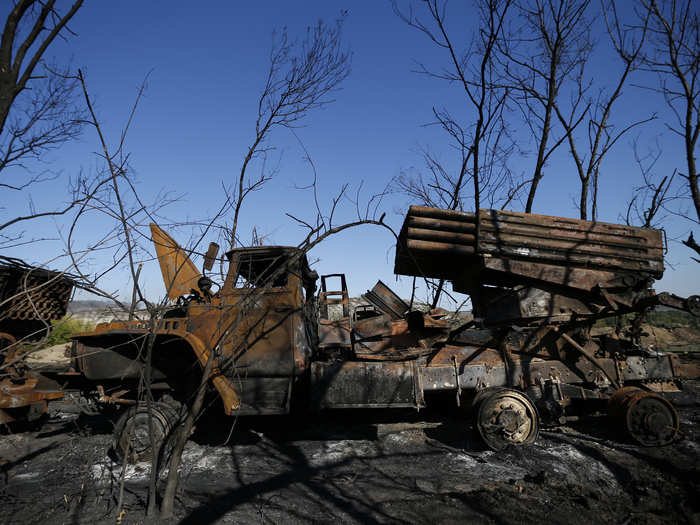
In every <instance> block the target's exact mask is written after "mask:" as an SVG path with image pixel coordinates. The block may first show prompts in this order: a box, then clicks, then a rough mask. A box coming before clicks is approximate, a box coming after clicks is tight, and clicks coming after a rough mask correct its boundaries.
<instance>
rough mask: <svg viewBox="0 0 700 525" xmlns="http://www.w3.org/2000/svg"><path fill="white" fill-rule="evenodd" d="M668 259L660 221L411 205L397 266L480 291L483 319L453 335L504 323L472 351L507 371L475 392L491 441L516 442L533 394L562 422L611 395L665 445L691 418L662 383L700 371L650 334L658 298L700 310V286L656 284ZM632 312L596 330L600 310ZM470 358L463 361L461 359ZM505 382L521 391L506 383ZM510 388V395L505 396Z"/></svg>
mask: <svg viewBox="0 0 700 525" xmlns="http://www.w3.org/2000/svg"><path fill="white" fill-rule="evenodd" d="M663 269H664V268H663V253H662V237H661V232H660V231H658V230H652V229H642V228H634V227H629V226H623V225H618V224H609V223H601V222H589V221H583V220H576V219H567V218H561V217H550V216H544V215H534V214H527V213H514V212H506V211H497V210H479V212H478V213H465V212H459V211H452V210H442V209H435V208H427V207H422V206H411V207H410V209H409V211H408V214H407V216H406V219H405V221H404V224H403V227H402V229H401V233H400V236H399V241H398V244H397V250H396V259H395V269H394V271H395V273H397V274H403V275H412V276H420V277H430V278H437V279H442V280H445V281H450V282H451V283H452V287H453V289H454V291H457V292H463V293H467V294H469V295H470V297H471V299H472V304H473V311H474V316H475V319H476V321H475V322H473V324H479V325H480V326H481V327H482V330H469V329H468V328H469V327H462V328H461V329H458V330H457V331H455V332H453V333H452V334H451V336H450V338H448V340H447V341H446V344H449V345H455V344H465V343H468V342H469V339H470V338H473V337H474V336H475V335H476V334H477V333H480V334H481V335H480V337H483V334H484V333H490V334H492V336H493V339H492V341H491V343H490V344H489V345H487V346H490V347H491V348H490V349H488V350H487V349H485V348H484V346H477V347H476V351H475V352H474V353H473V354H472V356H478V355H479V354H480V353H481V354H482V355H483V354H485V353H488V352H490V353H491V356H490V358H489V365H488V366H490V367H494V369H497V370H499V373H498V375H499V377H498V378H494V379H493V380H491V379H488V378H486V377H480V378H478V379H477V382H480V383H481V389H482V391H480V392H479V393H478V394H477V396H476V399H475V407H476V416H477V425H478V427H479V431H480V432H481V434H482V436H483V437H484V438H485V440H486V441H487V443H489V444H491V445H492V446H493V444H495V445H496V446H498V443H499V442H501V443H502V442H503V441H504V436H507V437H506V439H505V441H508V440H511V441H512V440H513V437H514V435H513V434H512V429H513V428H518V422H520V421H521V420H527V419H533V420H536V419H537V418H536V416H535V417H533V416H530V415H528V414H527V412H528V411H529V410H533V408H532V407H530V406H528V404H527V403H526V401H527V399H526V398H525V397H524V396H526V397H527V398H529V399H530V400H531V401H533V402H534V405H535V407H536V409H535V410H537V412H538V413H539V416H540V417H541V418H542V420H543V421H545V422H550V423H564V422H566V421H567V420H570V419H575V418H577V417H578V414H576V412H577V410H576V409H577V408H581V407H582V406H584V405H587V404H588V405H590V404H591V402H593V403H592V404H593V405H594V406H595V405H596V404H597V405H598V406H600V405H601V403H606V404H607V405H608V410H609V412H610V414H611V415H612V416H613V418H615V419H616V420H617V422H618V423H619V424H620V425H621V426H622V427H623V428H624V430H625V431H626V432H627V433H628V434H629V435H630V437H631V438H633V439H634V440H635V441H637V442H638V443H640V444H642V445H662V444H667V443H670V442H671V441H672V440H673V439H674V438H675V437H676V434H677V432H678V425H679V418H678V413H677V412H676V410H675V408H674V407H673V406H672V405H671V403H669V402H668V401H667V400H666V399H664V398H663V397H662V396H660V395H659V394H657V393H656V392H658V391H668V390H674V389H676V386H677V383H678V382H679V381H680V380H682V379H683V378H687V377H697V376H698V375H700V370H698V367H697V366H694V365H688V364H682V363H681V362H680V359H679V357H678V356H677V355H673V354H663V353H660V352H654V351H651V350H649V349H648V348H644V347H643V346H642V344H641V335H642V330H641V323H642V320H643V319H644V315H645V314H646V313H647V312H648V311H649V310H650V309H652V308H653V307H654V306H656V305H665V306H669V307H673V308H677V309H681V310H685V311H688V312H690V313H691V314H692V315H694V316H698V315H700V297H698V296H691V297H688V298H682V297H677V296H675V295H672V294H668V293H661V294H656V293H655V292H654V290H653V289H652V288H651V286H652V284H653V281H654V280H655V279H659V278H661V276H662V275H663ZM624 314H635V316H634V318H633V319H632V320H631V322H630V326H629V327H628V328H627V330H625V331H623V330H621V329H620V327H618V329H617V331H616V333H614V334H609V335H602V336H598V337H596V336H594V335H593V334H592V327H593V324H594V323H595V321H597V320H598V319H602V318H605V317H611V316H618V317H620V318H622V317H621V316H622V315H624ZM627 317H629V316H627ZM471 344H474V345H477V344H478V343H476V342H473V343H471ZM456 351H457V352H459V351H460V350H456ZM478 360H479V358H477V357H470V358H469V359H468V361H469V362H471V363H475V362H477V361H478ZM469 362H467V363H465V362H464V361H462V365H460V366H461V367H463V368H460V370H464V369H465V368H468V367H469V366H470V363H469ZM545 363H548V364H546V365H545ZM465 365H466V366H465ZM543 365H544V366H543ZM490 375H491V376H493V372H491V373H490ZM463 376H464V374H463V373H460V376H459V381H458V383H459V384H460V385H461V383H463V382H464V380H463V379H462V377H463ZM465 379H466V378H465ZM477 388H478V387H477ZM504 388H508V389H517V390H513V392H514V393H509V394H504V393H503V392H507V390H503V389H504ZM489 391H491V393H489ZM499 391H500V392H501V393H499ZM517 391H519V394H518V395H516V394H515V392H517ZM509 396H510V397H512V400H509ZM501 398H503V399H506V400H508V401H507V402H506V403H505V404H499V403H500V401H499V399H501ZM504 406H506V408H505V409H504V408H503V407H504ZM514 421H515V422H516V423H513V422H514ZM491 442H493V443H491Z"/></svg>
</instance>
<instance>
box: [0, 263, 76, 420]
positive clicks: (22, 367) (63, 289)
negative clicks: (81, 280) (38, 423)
mask: <svg viewBox="0 0 700 525" xmlns="http://www.w3.org/2000/svg"><path fill="white" fill-rule="evenodd" d="M73 285H74V281H73V279H71V278H70V276H68V275H66V274H63V273H60V272H54V271H50V270H45V269H43V268H37V267H35V266H30V265H28V264H26V263H25V262H24V261H22V260H20V259H15V258H12V257H4V256H0V424H6V423H11V422H13V421H16V420H23V419H28V420H32V419H35V418H37V417H39V416H41V414H43V413H45V412H46V407H47V401H50V400H53V399H60V398H62V397H63V392H61V391H60V390H59V389H58V385H57V384H56V383H55V382H53V381H51V380H50V379H48V378H47V377H45V376H44V375H42V374H39V373H37V372H34V371H30V370H29V369H28V368H27V366H26V364H25V362H24V346H25V345H27V344H28V343H33V342H36V341H38V340H41V339H42V338H43V337H44V336H45V335H46V333H47V331H48V329H49V326H50V324H49V323H50V321H52V320H56V319H61V318H62V317H63V316H64V315H65V314H66V308H67V306H68V301H69V300H70V296H71V292H72V291H73Z"/></svg>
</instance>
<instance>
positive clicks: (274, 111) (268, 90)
mask: <svg viewBox="0 0 700 525" xmlns="http://www.w3.org/2000/svg"><path fill="white" fill-rule="evenodd" d="M342 23H343V19H342V18H341V19H339V20H338V21H336V23H335V25H333V26H328V25H327V24H326V23H325V22H323V21H322V20H319V21H318V22H317V23H316V24H315V25H314V26H313V27H308V28H307V30H306V35H305V37H304V38H303V39H302V40H301V41H300V42H296V41H290V39H289V36H288V34H287V31H286V29H285V30H283V31H282V32H281V33H280V34H279V35H273V46H272V51H271V54H270V67H269V70H268V74H267V78H266V82H265V87H264V88H263V91H262V94H261V95H260V98H259V99H258V116H257V120H256V123H255V136H254V139H253V142H252V144H251V145H250V147H249V148H248V150H247V153H246V155H245V157H244V159H243V163H242V165H241V169H240V172H239V174H238V179H237V183H236V185H235V189H234V191H232V192H230V194H229V195H227V202H230V203H231V206H232V208H233V224H232V227H231V231H230V237H229V238H230V246H231V248H233V247H235V246H236V244H237V242H238V237H237V234H238V221H239V217H240V212H241V208H242V206H243V203H244V201H245V199H246V197H247V196H248V195H249V194H250V193H251V192H252V191H256V190H259V189H260V188H261V187H262V186H263V185H264V184H265V183H266V182H267V181H268V180H270V178H271V177H272V176H273V173H270V172H269V171H266V170H265V163H264V162H263V163H262V169H261V171H260V173H259V175H258V176H257V177H249V174H248V170H249V167H250V163H251V161H253V160H254V159H256V158H262V159H263V160H264V159H265V157H266V155H267V154H268V152H269V151H270V150H271V149H272V146H270V144H269V142H268V140H269V135H270V133H271V131H272V130H273V129H274V128H277V127H282V128H295V127H297V126H299V125H301V123H302V121H303V120H304V119H305V118H306V117H307V116H308V115H309V113H310V112H311V111H312V110H314V109H317V108H320V107H322V106H324V105H326V104H328V103H330V102H333V99H332V98H331V94H332V93H333V91H334V90H336V89H337V88H338V87H339V85H340V83H341V82H342V81H343V80H344V79H345V78H347V76H348V75H349V74H350V54H349V53H348V52H347V51H344V50H343V48H342V39H341V36H342ZM323 224H326V223H323ZM321 227H322V226H321ZM318 231H319V230H315V232H318ZM309 235H310V236H312V234H309ZM229 328H230V327H229ZM215 361H216V359H214V358H213V357H209V358H208V359H207V362H206V365H205V366H204V369H203V372H202V382H201V383H200V385H199V387H198V388H197V390H196V392H195V393H194V396H193V398H192V400H191V403H190V404H189V406H188V407H187V415H186V417H185V419H184V422H183V424H182V426H181V428H180V429H179V431H178V433H177V436H176V440H175V444H174V446H173V452H172V458H171V460H170V463H169V473H168V479H167V484H166V487H165V494H164V496H163V501H162V504H161V517H166V518H167V517H170V516H172V514H173V509H174V502H175V494H176V490H177V486H178V468H179V465H180V461H181V458H182V452H183V450H184V446H185V443H186V441H187V439H188V438H189V435H190V433H191V432H192V427H193V425H194V422H195V420H196V418H197V417H198V416H199V414H200V412H201V411H202V409H203V406H204V398H205V393H206V390H207V388H206V387H207V384H208V381H209V380H210V378H211V376H212V372H213V369H214V367H215Z"/></svg>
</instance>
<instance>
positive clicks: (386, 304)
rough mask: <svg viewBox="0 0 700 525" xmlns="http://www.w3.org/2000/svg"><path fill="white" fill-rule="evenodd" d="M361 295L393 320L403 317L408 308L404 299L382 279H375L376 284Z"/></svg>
mask: <svg viewBox="0 0 700 525" xmlns="http://www.w3.org/2000/svg"><path fill="white" fill-rule="evenodd" d="M363 297H364V298H365V299H367V300H368V301H369V302H370V303H372V304H373V305H374V306H376V307H377V308H378V309H379V310H380V311H381V312H383V313H385V314H386V315H388V316H389V317H390V318H391V319H394V320H396V319H401V318H403V317H405V316H406V314H407V313H408V310H409V307H408V305H407V304H406V303H405V302H404V300H403V299H401V298H400V297H399V296H398V295H396V294H395V293H394V292H393V291H392V290H391V289H390V288H389V287H388V286H387V285H386V284H384V283H383V282H382V281H377V284H375V285H374V287H373V288H372V289H371V290H368V291H367V293H365V294H364V295H363Z"/></svg>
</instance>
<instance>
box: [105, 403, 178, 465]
mask: <svg viewBox="0 0 700 525" xmlns="http://www.w3.org/2000/svg"><path fill="white" fill-rule="evenodd" d="M150 417H152V418H153V419H152V420H153V441H154V443H155V452H156V454H160V452H161V449H162V448H163V447H164V446H167V444H168V443H169V441H171V440H170V438H171V436H172V434H173V431H174V430H175V429H176V428H177V426H178V423H179V420H180V412H179V410H178V409H177V408H176V407H174V406H172V405H171V404H166V403H162V402H158V403H157V402H153V403H151V410H150ZM148 420H149V410H148V406H147V404H146V403H143V402H142V403H139V404H138V405H136V406H133V407H131V408H129V409H128V410H127V411H125V412H124V413H123V414H122V415H121V416H120V417H119V419H118V420H117V423H116V425H115V426H114V446H113V450H114V453H115V454H116V456H117V458H118V459H119V460H120V461H124V459H125V458H126V461H127V462H128V463H138V462H140V461H150V460H151V459H152V458H153V452H154V449H153V448H152V447H151V439H150V431H149V423H148Z"/></svg>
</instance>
